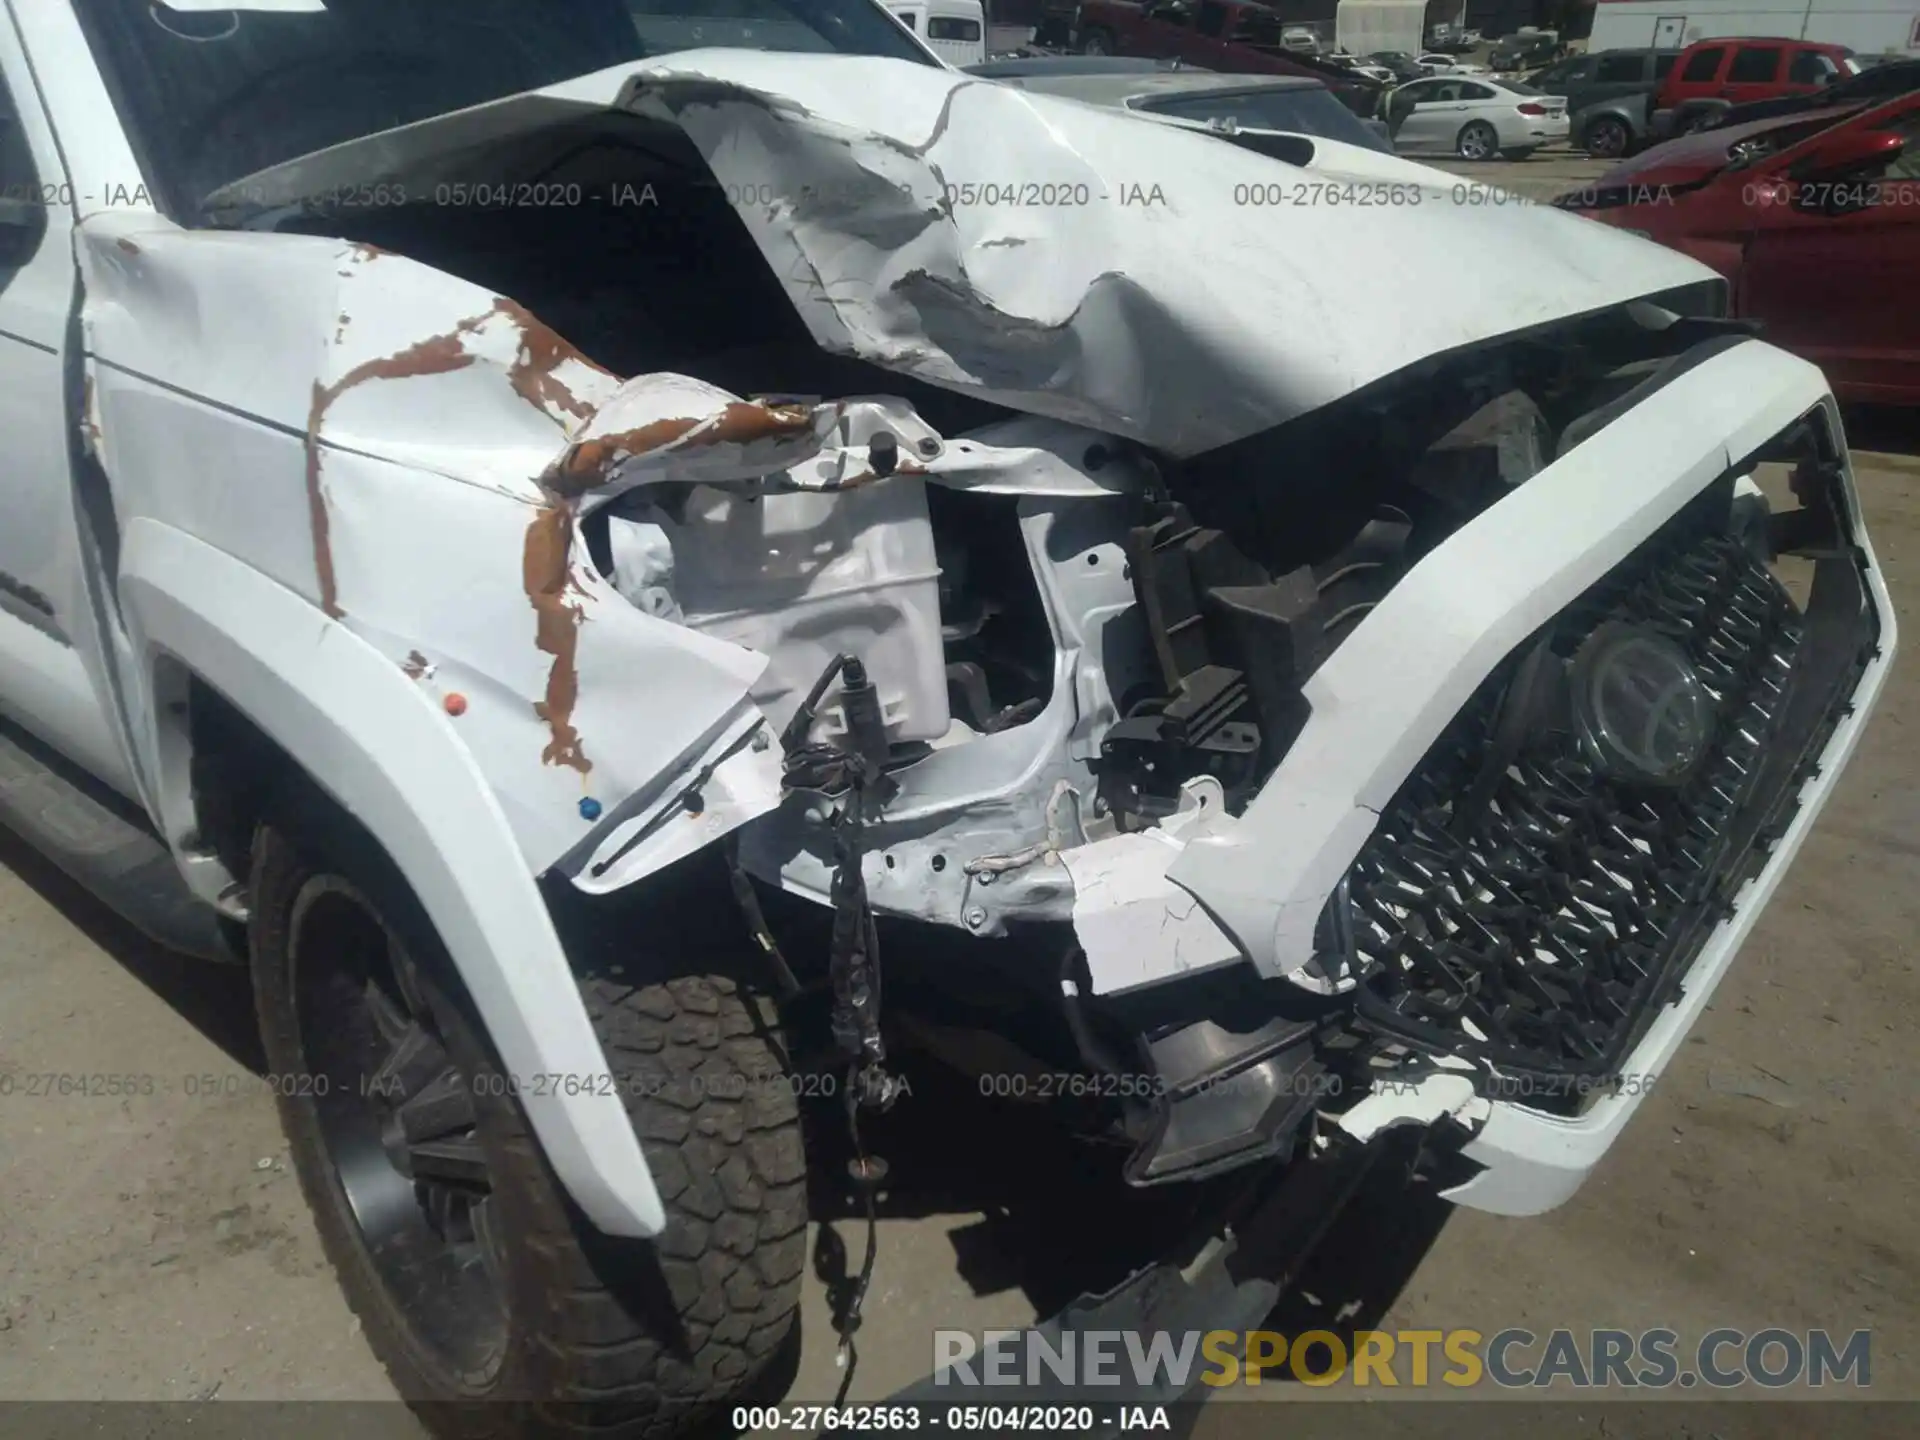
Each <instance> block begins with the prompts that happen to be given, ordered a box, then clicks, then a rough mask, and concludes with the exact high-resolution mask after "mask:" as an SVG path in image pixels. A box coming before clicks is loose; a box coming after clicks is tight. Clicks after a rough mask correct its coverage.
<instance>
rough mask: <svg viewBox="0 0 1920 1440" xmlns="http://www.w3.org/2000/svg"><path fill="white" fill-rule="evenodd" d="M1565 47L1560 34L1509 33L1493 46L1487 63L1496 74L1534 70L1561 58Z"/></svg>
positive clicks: (1543, 32)
mask: <svg viewBox="0 0 1920 1440" xmlns="http://www.w3.org/2000/svg"><path fill="white" fill-rule="evenodd" d="M1565 49H1566V46H1564V45H1562V44H1561V43H1560V37H1559V36H1558V35H1554V34H1551V33H1548V32H1545V31H1536V32H1534V33H1532V34H1516V35H1509V36H1507V38H1506V39H1504V40H1502V41H1501V42H1500V43H1499V44H1497V45H1495V46H1494V47H1493V53H1492V54H1490V55H1489V56H1487V64H1489V65H1490V66H1492V67H1493V71H1494V73H1495V74H1496V75H1504V74H1507V73H1509V72H1511V71H1514V70H1520V71H1526V70H1532V69H1533V68H1535V67H1536V66H1539V65H1545V64H1546V63H1547V62H1548V61H1550V60H1557V59H1559V58H1560V55H1561V52H1563V51H1564V50H1565Z"/></svg>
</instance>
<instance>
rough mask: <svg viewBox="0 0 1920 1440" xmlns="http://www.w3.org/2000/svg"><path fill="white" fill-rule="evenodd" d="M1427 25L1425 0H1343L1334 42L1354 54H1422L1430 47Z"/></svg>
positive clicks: (1335, 28)
mask: <svg viewBox="0 0 1920 1440" xmlns="http://www.w3.org/2000/svg"><path fill="white" fill-rule="evenodd" d="M1426 23H1427V7H1426V3H1425V0H1340V8H1339V9H1338V10H1337V11H1335V12H1334V21H1333V26H1334V43H1335V44H1336V45H1338V46H1339V47H1340V48H1341V49H1342V50H1345V51H1346V52H1347V53H1348V54H1350V55H1375V54H1378V53H1380V52H1381V51H1383V50H1397V51H1399V52H1400V53H1402V54H1404V55H1418V54H1419V53H1420V52H1421V51H1422V50H1424V49H1426V48H1427V36H1426Z"/></svg>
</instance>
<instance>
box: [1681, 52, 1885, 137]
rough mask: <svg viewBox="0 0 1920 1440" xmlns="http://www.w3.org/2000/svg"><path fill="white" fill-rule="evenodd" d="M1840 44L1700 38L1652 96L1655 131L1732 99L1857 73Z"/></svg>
mask: <svg viewBox="0 0 1920 1440" xmlns="http://www.w3.org/2000/svg"><path fill="white" fill-rule="evenodd" d="M1857 69H1858V67H1857V66H1855V65H1854V63H1853V52H1852V51H1851V50H1849V49H1847V47H1846V46H1844V45H1826V44H1822V43H1820V42H1818V41H1814V40H1784V39H1778V38H1756V39H1750V40H1749V39H1741V38H1734V37H1729V36H1719V37H1717V38H1715V39H1712V40H1699V41H1696V42H1694V43H1693V44H1692V45H1689V46H1688V47H1687V48H1686V49H1684V50H1682V51H1681V52H1680V56H1679V58H1678V59H1677V60H1675V61H1674V63H1673V68H1672V69H1671V70H1669V71H1667V74H1666V78H1665V79H1663V80H1662V81H1661V82H1660V88H1659V90H1658V91H1656V92H1655V94H1654V97H1653V116H1652V121H1651V124H1652V129H1653V133H1654V134H1655V135H1661V136H1665V135H1683V134H1685V133H1686V132H1687V131H1689V130H1694V129H1697V128H1699V126H1700V125H1702V124H1703V123H1704V122H1706V121H1707V120H1709V119H1712V118H1713V117H1715V116H1717V115H1721V114H1724V113H1725V112H1726V111H1728V110H1730V109H1732V108H1733V107H1734V106H1735V105H1747V104H1751V103H1752V102H1754V101H1757V100H1777V99H1781V98H1782V97H1785V96H1789V95H1812V94H1814V93H1816V92H1817V91H1819V90H1822V89H1824V88H1825V87H1826V86H1828V85H1831V84H1833V83H1834V82H1836V81H1839V80H1845V79H1848V78H1850V77H1851V76H1853V75H1854V74H1855V73H1857Z"/></svg>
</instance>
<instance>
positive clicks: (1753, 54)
mask: <svg viewBox="0 0 1920 1440" xmlns="http://www.w3.org/2000/svg"><path fill="white" fill-rule="evenodd" d="M1786 63H1787V50H1786V47H1785V46H1784V45H1753V44H1743V45H1741V46H1740V47H1739V48H1737V49H1736V50H1735V51H1734V52H1733V61H1732V63H1731V64H1729V65H1728V66H1727V72H1726V78H1725V79H1724V80H1722V81H1721V82H1720V94H1721V95H1722V97H1724V98H1725V99H1727V100H1730V101H1732V102H1733V103H1734V104H1735V105H1744V104H1746V103H1747V102H1748V101H1749V100H1769V99H1772V98H1773V96H1774V95H1776V94H1777V93H1779V87H1780V71H1781V68H1782V67H1783V66H1784V65H1785V64H1786Z"/></svg>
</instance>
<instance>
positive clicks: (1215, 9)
mask: <svg viewBox="0 0 1920 1440" xmlns="http://www.w3.org/2000/svg"><path fill="white" fill-rule="evenodd" d="M1193 28H1194V29H1195V30H1198V31H1199V32H1200V33H1201V34H1202V35H1212V36H1218V35H1221V34H1223V33H1225V31H1226V28H1227V7H1226V6H1225V5H1222V4H1221V3H1220V0H1200V14H1199V16H1198V17H1197V18H1196V19H1195V20H1194V22H1193Z"/></svg>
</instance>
